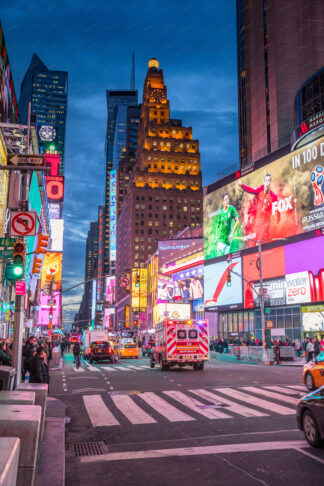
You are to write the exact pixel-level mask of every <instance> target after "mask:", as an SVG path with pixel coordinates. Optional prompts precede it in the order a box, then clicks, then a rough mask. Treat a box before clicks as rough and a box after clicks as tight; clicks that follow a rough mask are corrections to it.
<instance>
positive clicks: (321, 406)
mask: <svg viewBox="0 0 324 486" xmlns="http://www.w3.org/2000/svg"><path fill="white" fill-rule="evenodd" d="M297 425H298V427H299V428H300V430H302V431H303V432H304V434H305V439H306V440H307V442H308V443H309V444H310V445H311V446H313V447H321V446H322V445H323V444H324V386H322V387H321V388H319V389H317V390H315V391H313V392H312V393H309V394H308V395H305V396H304V397H302V398H301V399H300V400H298V405H297Z"/></svg>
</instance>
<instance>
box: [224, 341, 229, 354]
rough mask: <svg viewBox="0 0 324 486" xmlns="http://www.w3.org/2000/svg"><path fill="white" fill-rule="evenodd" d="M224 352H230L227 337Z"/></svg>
mask: <svg viewBox="0 0 324 486" xmlns="http://www.w3.org/2000/svg"><path fill="white" fill-rule="evenodd" d="M224 353H228V342H227V339H224Z"/></svg>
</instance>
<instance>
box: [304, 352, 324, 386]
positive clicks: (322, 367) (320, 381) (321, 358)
mask: <svg viewBox="0 0 324 486" xmlns="http://www.w3.org/2000/svg"><path fill="white" fill-rule="evenodd" d="M303 380H304V383H305V385H306V386H307V388H308V389H309V390H310V391H312V390H315V389H316V388H319V387H320V386H322V385H324V352H323V351H322V352H321V353H320V354H319V355H318V356H317V357H316V358H314V360H313V361H310V362H309V363H306V364H305V365H304V371H303Z"/></svg>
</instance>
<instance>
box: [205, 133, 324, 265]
mask: <svg viewBox="0 0 324 486" xmlns="http://www.w3.org/2000/svg"><path fill="white" fill-rule="evenodd" d="M238 176H239V178H238V179H237V180H234V178H235V176H233V181H232V182H230V183H228V184H226V185H224V186H222V187H219V188H218V189H216V190H215V191H214V192H212V193H210V194H208V195H207V196H206V197H205V198H204V254H205V259H206V260H207V259H210V258H214V257H218V256H221V255H226V254H228V253H232V252H233V251H236V250H239V249H242V248H247V247H251V246H254V245H255V241H253V240H260V241H269V240H273V239H276V238H289V237H291V236H294V235H296V234H300V233H303V232H307V231H311V230H315V229H318V228H322V227H324V141H323V138H321V139H319V140H318V141H316V142H314V143H312V144H309V145H307V146H305V147H303V148H301V149H299V150H296V151H295V152H292V153H290V154H288V155H286V156H284V157H282V158H280V159H277V160H275V161H274V162H271V163H269V164H267V165H266V166H264V167H260V168H257V169H256V170H254V171H253V172H251V173H249V174H247V175H244V176H243V177H240V174H238Z"/></svg>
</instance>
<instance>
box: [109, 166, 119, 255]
mask: <svg viewBox="0 0 324 486" xmlns="http://www.w3.org/2000/svg"><path fill="white" fill-rule="evenodd" d="M116 198H117V171H116V170H111V171H110V174H109V219H110V234H109V237H110V243H109V247H110V250H109V251H110V254H109V259H110V261H115V260H116V234H117V233H116V231H117V200H116Z"/></svg>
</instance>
